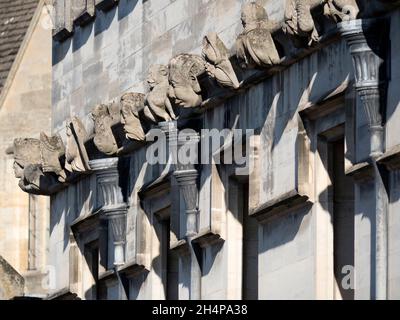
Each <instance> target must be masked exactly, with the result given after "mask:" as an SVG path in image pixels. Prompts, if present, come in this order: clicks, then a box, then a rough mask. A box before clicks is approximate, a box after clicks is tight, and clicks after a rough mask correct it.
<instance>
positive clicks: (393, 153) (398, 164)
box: [376, 145, 400, 171]
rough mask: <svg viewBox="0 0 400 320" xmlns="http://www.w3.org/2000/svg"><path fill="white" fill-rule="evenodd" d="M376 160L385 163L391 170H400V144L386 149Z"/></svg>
mask: <svg viewBox="0 0 400 320" xmlns="http://www.w3.org/2000/svg"><path fill="white" fill-rule="evenodd" d="M376 162H377V163H379V164H382V165H384V166H385V167H386V168H387V169H388V170H390V171H395V170H400V145H397V146H394V147H392V148H391V149H390V150H388V151H386V152H385V153H384V154H383V155H382V156H380V157H379V158H378V159H377V160H376Z"/></svg>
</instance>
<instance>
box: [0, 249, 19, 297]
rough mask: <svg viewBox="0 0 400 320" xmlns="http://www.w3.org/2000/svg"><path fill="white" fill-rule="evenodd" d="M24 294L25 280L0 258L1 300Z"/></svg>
mask: <svg viewBox="0 0 400 320" xmlns="http://www.w3.org/2000/svg"><path fill="white" fill-rule="evenodd" d="M23 294H24V278H23V277H22V276H21V275H20V274H19V273H18V272H17V271H15V269H14V268H13V267H12V266H11V265H10V264H9V263H7V261H6V260H4V259H3V258H2V257H1V256H0V300H8V299H12V298H14V297H20V296H22V295H23Z"/></svg>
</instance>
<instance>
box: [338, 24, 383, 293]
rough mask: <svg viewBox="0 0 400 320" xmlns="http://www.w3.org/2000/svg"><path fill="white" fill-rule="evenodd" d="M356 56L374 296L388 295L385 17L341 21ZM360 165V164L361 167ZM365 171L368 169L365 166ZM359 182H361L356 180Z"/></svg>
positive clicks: (354, 60)
mask: <svg viewBox="0 0 400 320" xmlns="http://www.w3.org/2000/svg"><path fill="white" fill-rule="evenodd" d="M338 27H339V30H340V32H341V34H342V36H343V37H344V38H345V40H346V41H347V44H348V46H349V49H350V53H351V56H352V58H353V65H354V71H355V89H356V91H357V93H358V95H359V96H360V99H361V102H362V105H363V108H364V110H365V113H366V115H367V117H368V122H369V131H370V158H371V159H369V161H368V162H369V165H367V166H366V168H369V169H368V171H369V172H373V175H369V176H371V177H373V179H374V184H375V218H376V227H375V265H376V267H375V282H376V283H375V286H374V287H375V292H374V293H373V294H372V296H371V297H372V298H375V299H379V300H384V299H386V298H387V287H388V283H387V282H388V281H387V269H388V218H387V214H388V212H387V210H388V195H387V191H386V189H385V185H384V178H383V176H382V174H381V172H380V169H379V166H378V165H377V159H378V158H379V157H380V156H381V155H382V154H383V152H384V143H385V137H384V125H385V124H384V115H385V109H386V90H387V88H386V87H387V74H386V65H385V60H386V58H387V56H386V55H387V48H386V45H387V43H388V41H387V40H386V37H387V35H388V33H389V30H388V25H387V22H386V20H384V19H363V20H352V21H346V22H342V23H340V24H339V25H338ZM357 112H358V111H357ZM360 168H361V167H360ZM364 171H365V170H364ZM356 183H358V182H357V181H356Z"/></svg>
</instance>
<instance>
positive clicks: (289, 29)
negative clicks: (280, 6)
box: [283, 0, 324, 47]
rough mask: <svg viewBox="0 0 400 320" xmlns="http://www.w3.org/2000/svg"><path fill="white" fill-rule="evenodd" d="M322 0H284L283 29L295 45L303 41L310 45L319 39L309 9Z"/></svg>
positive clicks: (300, 44)
mask: <svg viewBox="0 0 400 320" xmlns="http://www.w3.org/2000/svg"><path fill="white" fill-rule="evenodd" d="M322 1H324V0H286V7H285V21H284V25H283V31H284V32H285V33H286V34H288V35H290V36H291V37H292V39H293V42H294V45H295V46H296V47H301V46H302V45H303V43H304V40H305V42H306V43H307V45H308V46H310V45H311V44H312V43H313V42H318V41H319V34H318V31H317V29H316V27H315V23H314V19H313V17H312V15H311V9H312V8H314V7H315V6H317V5H320V4H322Z"/></svg>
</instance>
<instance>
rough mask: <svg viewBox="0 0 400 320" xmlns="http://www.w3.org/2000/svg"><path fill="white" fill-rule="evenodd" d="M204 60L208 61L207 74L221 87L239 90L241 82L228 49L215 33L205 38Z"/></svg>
mask: <svg viewBox="0 0 400 320" xmlns="http://www.w3.org/2000/svg"><path fill="white" fill-rule="evenodd" d="M202 54H203V58H204V59H205V60H206V65H205V67H206V72H207V74H208V75H209V76H210V77H212V78H214V79H215V80H216V81H217V82H218V83H219V84H220V85H221V86H223V87H228V88H233V89H237V88H239V86H240V84H239V80H238V79H237V77H236V74H235V70H234V69H233V66H232V64H231V62H230V60H229V54H228V49H227V48H226V47H225V44H224V43H223V42H222V41H221V39H220V38H219V37H218V35H217V34H216V33H215V32H211V33H209V34H208V35H206V36H205V37H204V38H203V51H202Z"/></svg>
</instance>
